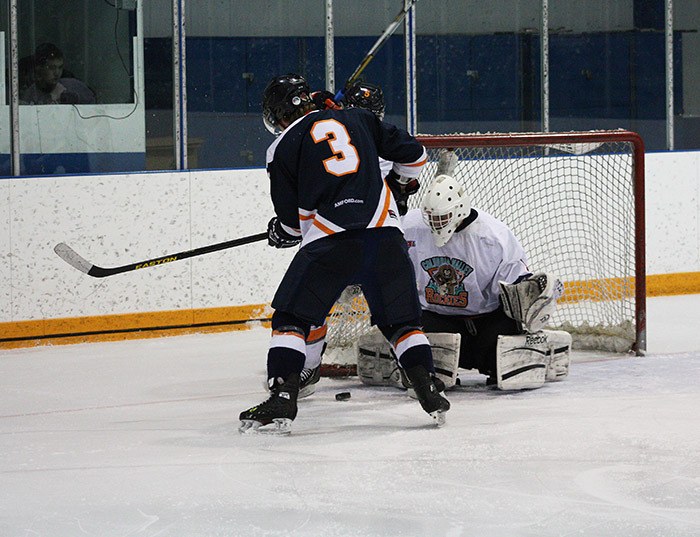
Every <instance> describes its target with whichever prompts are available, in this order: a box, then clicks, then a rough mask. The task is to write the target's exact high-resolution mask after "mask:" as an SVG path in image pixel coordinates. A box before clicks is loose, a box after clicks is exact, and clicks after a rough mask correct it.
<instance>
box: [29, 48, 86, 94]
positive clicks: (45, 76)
mask: <svg viewBox="0 0 700 537" xmlns="http://www.w3.org/2000/svg"><path fill="white" fill-rule="evenodd" d="M64 74H66V75H67V74H69V73H64V72H63V52H61V49H59V48H58V47H57V46H56V45H53V44H51V43H42V44H41V45H39V46H38V47H37V48H36V50H35V51H34V83H33V84H31V85H30V86H29V87H27V89H25V90H24V91H23V92H22V93H21V94H20V103H22V104H91V103H94V102H95V94H94V93H93V91H92V90H91V89H90V88H88V87H87V86H86V85H85V84H84V83H82V82H81V81H80V80H78V79H77V78H73V77H72V76H70V77H68V76H66V77H64Z"/></svg>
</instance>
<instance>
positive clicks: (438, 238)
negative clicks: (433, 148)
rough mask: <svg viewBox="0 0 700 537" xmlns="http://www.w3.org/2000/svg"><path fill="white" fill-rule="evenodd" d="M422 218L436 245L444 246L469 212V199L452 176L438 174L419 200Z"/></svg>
mask: <svg viewBox="0 0 700 537" xmlns="http://www.w3.org/2000/svg"><path fill="white" fill-rule="evenodd" d="M421 212H422V213H423V220H424V221H425V223H426V224H427V225H428V227H429V228H430V231H431V232H432V234H433V240H434V241H435V245H436V246H438V247H439V246H444V245H445V244H447V241H449V240H450V238H452V234H453V233H454V231H455V229H457V226H459V224H460V223H461V222H462V220H464V219H465V218H466V217H467V216H469V213H470V212H471V199H470V198H469V195H468V194H467V193H466V192H465V190H464V187H463V186H462V185H460V184H459V183H458V182H457V180H456V179H454V177H450V176H449V175H438V176H437V177H436V178H435V180H434V181H433V183H432V184H431V185H430V187H429V188H428V191H427V192H426V193H425V196H423V200H422V202H421Z"/></svg>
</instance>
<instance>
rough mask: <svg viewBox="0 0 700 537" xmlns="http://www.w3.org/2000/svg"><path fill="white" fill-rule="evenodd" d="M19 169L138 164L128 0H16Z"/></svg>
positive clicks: (141, 147)
mask: <svg viewBox="0 0 700 537" xmlns="http://www.w3.org/2000/svg"><path fill="white" fill-rule="evenodd" d="M18 27H19V35H18V48H19V85H20V94H19V97H20V105H21V106H20V125H19V128H20V150H21V165H20V171H21V174H22V175H46V174H75V173H87V172H111V171H129V170H143V169H144V167H145V128H144V106H143V84H142V79H143V76H142V74H143V69H142V67H141V66H142V65H143V64H142V63H140V62H139V60H140V58H142V49H141V41H140V39H139V38H138V35H137V30H138V28H139V27H140V20H139V10H138V9H137V3H136V1H135V0H114V1H112V0H110V1H107V0H104V1H101V2H95V1H91V0H78V1H72V2H65V1H64V0H27V1H23V2H18Z"/></svg>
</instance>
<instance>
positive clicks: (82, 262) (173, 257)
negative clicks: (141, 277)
mask: <svg viewBox="0 0 700 537" xmlns="http://www.w3.org/2000/svg"><path fill="white" fill-rule="evenodd" d="M266 238H267V232H265V233H257V234H255V235H249V236H247V237H241V238H239V239H233V240H230V241H225V242H219V243H217V244H210V245H209V246H202V247H200V248H195V249H193V250H185V251H184V252H178V253H176V254H168V255H163V256H161V257H155V258H153V259H146V260H144V261H137V262H136V263H130V264H128V265H122V266H120V267H107V268H106V267H99V266H97V265H94V264H92V263H90V262H89V261H87V260H86V259H85V258H83V257H82V256H80V255H79V254H78V253H77V252H76V251H75V250H73V249H72V248H71V247H70V246H68V245H67V244H66V243H63V242H62V243H59V244H57V245H56V246H55V247H54V251H55V252H56V254H57V255H58V256H59V257H60V258H61V259H63V260H64V261H65V262H66V263H68V264H69V265H71V266H73V267H75V268H76V269H78V270H79V271H81V272H84V273H85V274H87V275H88V276H93V277H94V278H104V277H106V276H113V275H114V274H121V273H122V272H130V271H132V270H139V269H144V268H151V267H156V266H159V265H164V264H166V263H172V262H173V261H180V260H181V259H187V258H189V257H195V256H199V255H204V254H209V253H212V252H218V251H219V250H226V249H227V248H234V247H236V246H242V245H244V244H249V243H251V242H258V241H261V240H264V239H266Z"/></svg>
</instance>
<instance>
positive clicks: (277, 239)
mask: <svg viewBox="0 0 700 537" xmlns="http://www.w3.org/2000/svg"><path fill="white" fill-rule="evenodd" d="M300 242H301V237H295V236H294V235H290V234H289V233H287V232H286V231H285V230H284V228H283V227H282V222H280V219H279V218H278V217H276V216H275V217H273V218H272V219H271V220H270V222H269V223H268V224H267V244H269V245H270V246H274V247H275V248H291V247H293V246H296V245H297V244H299V243H300Z"/></svg>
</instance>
